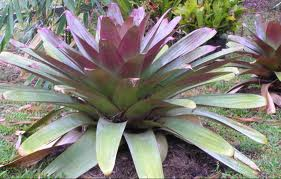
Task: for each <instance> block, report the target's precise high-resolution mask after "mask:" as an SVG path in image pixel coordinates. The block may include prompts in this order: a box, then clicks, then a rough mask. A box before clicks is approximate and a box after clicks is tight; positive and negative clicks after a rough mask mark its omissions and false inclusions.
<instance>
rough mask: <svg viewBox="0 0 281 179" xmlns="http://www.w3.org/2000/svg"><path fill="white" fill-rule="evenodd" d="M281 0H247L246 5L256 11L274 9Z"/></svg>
mask: <svg viewBox="0 0 281 179" xmlns="http://www.w3.org/2000/svg"><path fill="white" fill-rule="evenodd" d="M278 2H280V0H245V1H244V7H245V8H249V9H253V10H255V11H266V10H270V9H272V8H273V7H274V6H275V5H276V4H277V3H278Z"/></svg>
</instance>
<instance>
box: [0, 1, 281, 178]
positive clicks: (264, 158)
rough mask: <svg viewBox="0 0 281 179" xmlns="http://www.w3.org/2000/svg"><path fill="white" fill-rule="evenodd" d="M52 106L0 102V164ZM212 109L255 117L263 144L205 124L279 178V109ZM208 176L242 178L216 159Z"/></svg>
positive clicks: (25, 174)
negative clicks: (20, 136) (21, 134)
mask: <svg viewBox="0 0 281 179" xmlns="http://www.w3.org/2000/svg"><path fill="white" fill-rule="evenodd" d="M274 3H275V2H274ZM259 11H260V9H259ZM260 13H261V14H262V15H263V16H264V17H266V18H267V19H278V18H279V17H280V13H279V12H278V11H271V10H263V11H260ZM254 16H255V14H254V13H252V12H248V13H247V14H246V15H244V16H243V19H242V20H241V22H244V23H246V24H247V25H248V26H249V27H250V28H251V29H253V28H254ZM237 33H238V34H241V33H242V34H244V35H247V33H248V32H247V30H245V29H242V28H241V29H240V30H239V31H238V32H237ZM246 60H247V59H246ZM0 75H1V74H0ZM5 75H6V74H5ZM5 78H6V77H5ZM247 78H248V76H240V77H237V78H235V79H233V80H231V81H224V82H218V83H214V84H212V85H207V86H205V87H203V88H200V89H196V91H197V92H198V91H199V93H211V92H212V93H218V92H221V93H224V92H226V91H227V90H228V89H229V88H230V87H231V86H232V85H234V84H235V83H238V82H239V81H243V80H245V79H247ZM21 106H25V108H22V107H21ZM54 107H55V106H49V105H39V104H31V106H29V104H17V103H13V104H11V103H6V102H2V103H1V104H0V110H1V116H0V164H4V163H5V162H7V161H10V160H11V159H12V158H14V157H15V156H16V149H15V146H16V143H17V140H18V137H17V135H16V134H17V133H19V132H20V131H23V130H25V129H26V128H27V127H28V126H29V125H30V124H31V122H33V121H35V120H37V119H38V118H40V117H42V116H44V115H45V114H46V113H47V112H48V111H49V110H50V109H52V108H54ZM212 110H213V111H215V112H217V113H219V114H222V115H224V116H228V117H230V118H232V119H236V120H238V121H240V122H241V121H242V120H244V119H245V118H253V119H254V120H255V121H254V122H244V123H245V124H248V125H250V126H251V127H253V128H255V129H257V130H258V131H260V132H261V133H263V134H265V135H266V136H267V137H268V141H269V142H268V144H267V145H260V144H257V143H255V142H253V141H251V140H250V139H248V138H247V137H245V136H242V135H240V134H239V133H237V132H235V131H233V130H231V129H228V128H226V127H224V126H222V125H219V124H216V123H211V122H208V123H206V125H207V126H208V127H209V128H211V129H216V130H217V132H218V133H219V134H220V135H222V136H223V137H224V138H225V139H227V140H228V141H229V142H230V143H231V144H233V145H234V146H235V147H236V148H237V149H239V150H240V151H241V152H243V153H244V154H246V155H247V156H249V157H250V158H251V159H253V161H254V162H255V163H256V164H257V165H258V166H259V167H260V169H261V171H262V177H265V178H281V120H280V117H281V110H278V112H277V113H276V114H274V115H267V114H265V113H264V111H263V110H262V109H255V110H237V109H235V110H230V109H227V110H226V109H218V108H216V109H212ZM198 150H199V149H198ZM47 163H48V159H46V160H44V161H43V162H40V163H38V164H36V165H35V166H32V167H30V168H22V169H7V170H0V178H35V177H36V176H39V175H40V171H41V170H42V169H43V168H44V166H46V164H47ZM209 176H217V177H219V176H220V177H224V178H229V177H230V178H242V175H240V174H237V173H236V172H234V171H233V170H231V169H228V168H227V167H225V166H224V165H222V164H220V163H217V166H216V167H214V168H213V171H212V172H211V173H210V174H209Z"/></svg>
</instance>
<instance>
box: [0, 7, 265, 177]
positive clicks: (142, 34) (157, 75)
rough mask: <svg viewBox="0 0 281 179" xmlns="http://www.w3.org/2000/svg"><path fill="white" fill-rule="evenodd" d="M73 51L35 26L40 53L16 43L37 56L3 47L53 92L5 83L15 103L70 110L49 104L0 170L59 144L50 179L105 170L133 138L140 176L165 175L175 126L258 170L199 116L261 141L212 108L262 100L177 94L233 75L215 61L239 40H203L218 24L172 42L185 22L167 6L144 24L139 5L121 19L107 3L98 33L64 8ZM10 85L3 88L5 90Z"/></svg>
mask: <svg viewBox="0 0 281 179" xmlns="http://www.w3.org/2000/svg"><path fill="white" fill-rule="evenodd" d="M65 15H66V19H67V23H68V26H69V30H70V31H71V33H72V36H73V38H74V40H75V42H76V45H77V48H78V49H79V51H77V50H76V49H74V48H71V47H70V46H69V45H68V44H66V43H65V42H64V41H63V40H61V38H60V37H58V36H56V35H55V34H54V33H53V32H52V31H50V30H49V29H48V28H41V29H39V30H38V31H39V34H40V36H41V38H42V40H43V45H44V50H45V51H44V52H42V51H37V50H33V49H30V48H28V47H26V46H24V45H22V44H21V43H19V42H16V41H13V42H12V43H13V45H15V46H16V47H18V48H19V49H20V50H21V51H23V52H24V53H27V54H29V55H30V56H31V57H32V58H26V57H24V56H21V55H17V54H13V53H10V52H2V53H1V54H0V60H1V61H3V62H6V63H10V64H13V65H16V66H18V67H20V68H23V69H25V70H27V71H29V72H31V73H34V74H37V75H39V76H40V77H42V78H43V79H47V80H49V81H51V82H53V83H54V84H56V86H55V87H54V90H55V91H52V90H43V89H36V88H31V87H17V86H7V85H1V86H3V87H2V88H3V90H2V91H4V92H3V98H4V99H5V100H11V101H22V102H26V101H29V102H41V103H54V104H58V105H61V106H65V107H68V108H71V109H72V111H68V113H64V115H59V114H60V113H61V112H62V111H63V110H64V108H60V109H56V110H53V111H51V112H50V113H49V114H48V115H46V116H45V117H43V118H42V119H40V120H39V121H38V122H36V123H34V124H33V125H32V126H31V127H30V128H29V129H28V130H27V131H26V132H25V133H24V136H25V137H27V138H26V139H25V140H24V141H23V142H22V144H21V146H20V147H19V150H18V152H19V154H20V155H21V157H19V158H18V159H16V160H15V161H12V162H11V163H8V164H7V165H5V166H4V167H14V166H25V165H28V164H33V163H34V162H36V161H40V160H42V159H43V158H44V157H46V156H47V155H49V154H50V153H52V152H53V151H56V150H58V149H60V148H62V147H65V146H68V145H69V144H72V145H71V146H70V147H68V148H66V150H65V151H64V152H63V153H62V154H60V155H59V156H58V157H57V158H56V159H55V160H53V161H52V162H51V163H50V164H49V165H48V166H47V167H46V168H45V169H44V170H43V172H42V173H43V174H45V175H48V176H54V177H56V176H57V177H58V176H65V177H67V178H76V177H79V176H80V175H82V174H83V173H85V172H87V171H88V170H89V169H91V168H92V167H95V166H96V165H98V166H99V168H100V169H101V171H102V172H103V173H104V174H105V175H107V176H108V175H110V174H111V173H112V171H113V168H114V165H115V160H116V155H117V152H118V148H119V145H125V144H127V145H128V146H129V150H130V152H131V155H132V158H133V161H134V164H135V167H136V171H137V174H138V176H139V177H140V178H163V177H164V174H163V168H162V162H163V161H164V160H165V157H166V155H167V151H168V144H167V141H166V137H165V134H166V133H169V134H171V135H174V136H176V137H178V138H180V139H182V140H184V141H186V142H189V143H191V144H194V145H196V146H197V147H199V148H200V149H202V150H204V151H205V152H207V153H208V154H210V155H211V156H213V157H214V158H216V159H218V160H219V161H221V162H223V163H224V164H226V165H228V166H229V167H231V168H233V169H234V170H236V171H237V172H240V173H242V174H244V175H245V176H248V177H255V176H257V175H258V174H259V168H258V167H257V166H256V164H254V163H253V162H252V161H251V160H250V159H249V158H247V157H246V156H245V155H243V154H242V153H240V152H239V151H238V150H236V149H235V148H234V147H233V146H231V145H230V144H229V143H228V142H227V141H226V140H224V139H223V138H222V137H221V136H219V135H218V134H216V133H215V132H213V131H211V130H209V129H208V128H206V127H204V126H203V124H202V123H201V120H202V119H206V120H212V121H216V122H218V123H221V124H224V125H226V126H228V127H230V128H233V129H235V130H236V131H238V132H240V133H242V134H244V135H246V136H248V137H249V138H251V139H252V140H254V141H256V142H258V143H262V144H264V143H266V142H267V139H266V138H265V136H264V135H262V134H261V133H259V132H258V131H256V130H254V129H252V128H250V127H248V126H245V125H243V124H240V123H238V122H236V121H233V120H231V119H229V118H226V117H223V116H220V115H218V114H216V113H212V112H209V111H207V109H206V108H205V107H206V106H215V107H222V108H242V109H245V108H256V107H260V106H264V105H265V99H264V98H263V97H261V96H258V95H253V94H234V95H228V94H222V95H220V94H216V95H198V96H195V95H194V96H188V97H185V98H183V97H179V95H178V94H181V93H183V92H186V91H188V90H191V89H193V88H196V87H199V86H202V85H205V84H209V83H212V82H215V81H220V80H223V79H229V78H233V77H234V76H235V74H234V72H235V71H236V70H237V69H236V68H228V67H224V65H225V64H227V63H228V61H227V60H225V61H222V60H218V58H220V57H222V56H225V55H227V54H231V53H233V52H236V51H238V50H241V47H238V48H237V47H234V48H228V49H223V50H222V51H218V52H215V51H216V50H217V48H216V47H214V46H211V45H203V44H205V43H206V42H207V41H208V40H209V39H211V38H212V37H214V36H215V34H216V31H215V30H213V29H210V28H201V29H198V30H195V31H193V32H192V33H190V34H188V35H187V36H185V37H183V38H182V39H181V40H179V41H178V42H177V43H175V44H174V45H173V46H171V47H168V46H166V45H165V44H166V43H167V42H168V41H169V40H170V39H171V36H172V35H173V32H174V29H175V27H176V26H177V24H178V23H179V21H180V17H175V18H174V19H173V20H171V21H170V22H169V21H168V19H167V18H166V15H167V12H166V13H165V14H164V15H163V16H162V17H160V18H159V20H158V22H157V23H156V24H155V25H154V26H153V27H151V28H150V29H149V30H148V31H146V27H147V22H148V15H146V14H145V11H144V9H143V8H138V9H134V10H133V11H132V13H131V14H130V15H129V17H128V18H126V19H125V20H124V19H123V17H122V15H121V12H120V10H119V7H118V6H117V5H116V4H110V5H109V8H108V12H107V14H106V15H105V16H102V17H100V18H99V19H98V25H97V31H96V34H95V37H93V36H92V35H91V34H90V33H89V32H88V31H87V30H86V28H85V27H84V26H83V25H82V23H81V22H80V21H79V19H78V18H77V17H75V16H74V15H73V14H72V13H71V12H70V11H66V12H65ZM4 88H5V90H4Z"/></svg>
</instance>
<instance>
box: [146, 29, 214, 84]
mask: <svg viewBox="0 0 281 179" xmlns="http://www.w3.org/2000/svg"><path fill="white" fill-rule="evenodd" d="M215 34H216V31H215V30H213V29H210V28H201V29H198V30H195V31H193V32H192V33H190V34H189V35H187V36H185V37H184V38H182V39H181V40H180V41H178V42H177V43H176V44H174V45H173V46H171V47H170V48H169V49H168V50H167V51H166V52H165V53H164V54H163V55H162V56H161V57H159V59H158V60H157V61H155V63H153V64H152V65H151V66H150V67H149V68H147V69H146V70H145V72H143V74H142V75H143V77H144V78H148V77H150V76H151V75H152V74H154V73H155V72H156V71H158V70H159V69H160V68H162V67H163V66H165V65H166V64H168V63H170V62H171V61H173V60H174V59H176V58H178V57H180V56H182V55H184V54H187V53H188V52H191V51H192V50H194V49H196V48H197V47H199V46H200V45H202V44H203V43H205V42H206V41H208V40H209V39H211V38H212V37H214V36H215Z"/></svg>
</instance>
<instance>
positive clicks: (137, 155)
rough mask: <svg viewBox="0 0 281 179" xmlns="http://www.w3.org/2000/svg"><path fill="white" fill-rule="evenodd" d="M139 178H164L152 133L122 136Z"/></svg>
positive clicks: (149, 131)
mask: <svg viewBox="0 0 281 179" xmlns="http://www.w3.org/2000/svg"><path fill="white" fill-rule="evenodd" d="M124 136H125V138H126V141H127V143H128V146H129V149H130V152H131V155H132V157H133V161H134V164H135V167H136V170H137V174H138V177H139V178H164V174H163V168H162V162H161V156H160V152H159V149H158V146H157V141H156V138H155V135H154V133H153V132H152V131H151V130H148V131H146V132H144V133H138V134H130V133H125V134H124Z"/></svg>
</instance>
